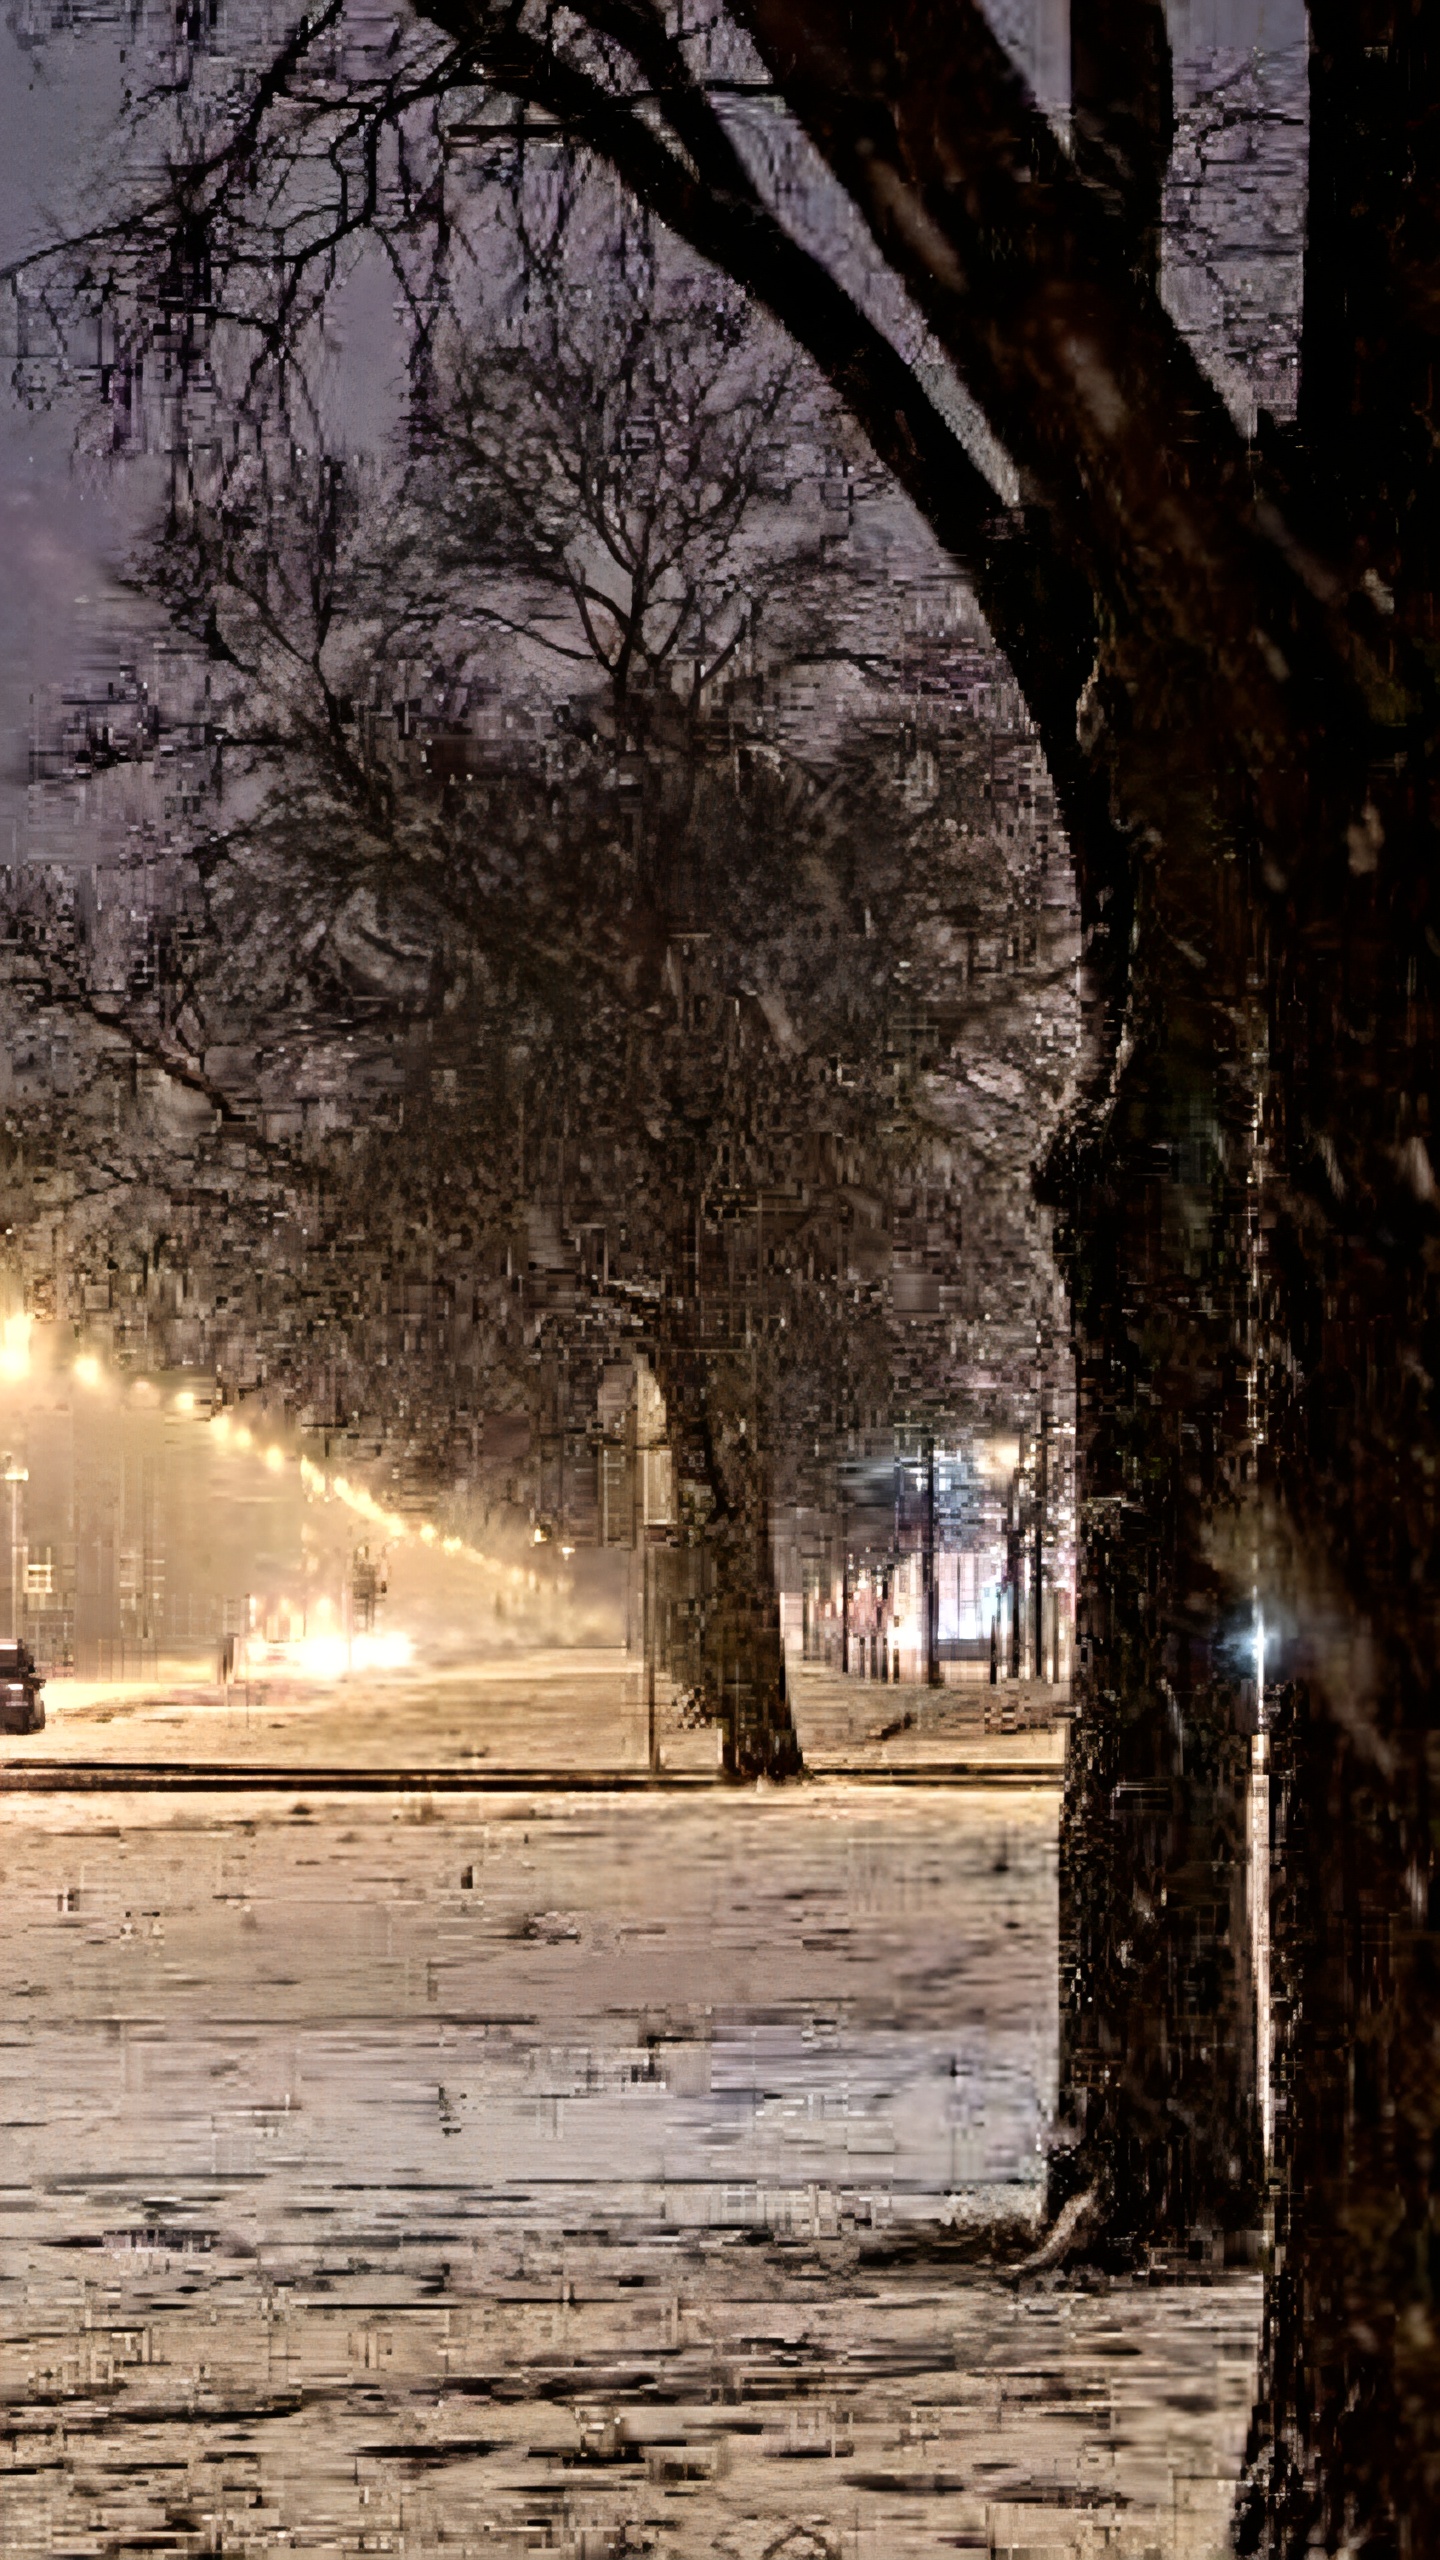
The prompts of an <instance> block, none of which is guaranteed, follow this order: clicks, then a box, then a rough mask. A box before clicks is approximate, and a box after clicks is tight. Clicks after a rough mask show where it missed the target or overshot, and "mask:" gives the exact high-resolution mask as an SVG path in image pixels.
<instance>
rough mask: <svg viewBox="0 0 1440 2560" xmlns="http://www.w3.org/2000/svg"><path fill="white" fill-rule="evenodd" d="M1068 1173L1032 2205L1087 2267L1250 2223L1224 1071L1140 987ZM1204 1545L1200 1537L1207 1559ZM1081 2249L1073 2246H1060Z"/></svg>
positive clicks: (1232, 1170)
mask: <svg viewBox="0 0 1440 2560" xmlns="http://www.w3.org/2000/svg"><path fill="white" fill-rule="evenodd" d="M1151 992H1152V1005H1151V1010H1152V1034H1151V1037H1150V1039H1149V1040H1148V1041H1147V1042H1145V1043H1144V1044H1143V1045H1142V1046H1141V1047H1140V1048H1138V1049H1137V1050H1136V1052H1135V1053H1134V1054H1133V1055H1132V1056H1131V1058H1130V1060H1129V1063H1128V1066H1127V1068H1126V1070H1125V1073H1124V1077H1123V1080H1122V1086H1121V1092H1120V1095H1119V1098H1118V1100H1117V1103H1116V1105H1115V1108H1114V1111H1113V1113H1112V1116H1111V1118H1110V1122H1109V1125H1108V1127H1107V1128H1106V1130H1105V1132H1104V1133H1103V1136H1102V1137H1101V1138H1100V1139H1099V1140H1098V1142H1097V1144H1096V1145H1095V1146H1094V1147H1093V1148H1092V1149H1091V1150H1089V1151H1088V1153H1087V1156H1086V1157H1085V1158H1082V1159H1081V1161H1080V1162H1078V1163H1075V1164H1073V1165H1072V1166H1071V1168H1070V1172H1069V1181H1068V1184H1067V1185H1066V1190H1067V1192H1068V1197H1066V1198H1065V1200H1064V1205H1063V1210H1062V1217H1061V1248H1062V1255H1063V1259H1064V1262H1065V1266H1066V1270H1067V1277H1068V1282H1069V1288H1070V1295H1071V1309H1072V1329H1073V1341H1074V1350H1075V1361H1076V1416H1077V1447H1076V1459H1077V1492H1078V1501H1079V1619H1078V1625H1077V1636H1078V1639H1079V1641H1078V1647H1077V1654H1078V1660H1077V1670H1076V1680H1075V1714H1074V1721H1073V1723H1072V1727H1071V1737H1070V1755H1069V1765H1068V1768H1067V1773H1066V1791H1065V1804H1064V1812H1063V1817H1062V1829H1061V1879H1060V1896H1061V1918H1060V1926H1061V2071H1060V2110H1059V2123H1058V2126H1057V2143H1056V2151H1055V2155H1054V2160H1053V2164H1052V2184H1051V2203H1052V2207H1053V2208H1054V2209H1055V2210H1057V2211H1058V2210H1059V2209H1060V2208H1061V2207H1062V2206H1064V2205H1065V2204H1066V2203H1068V2202H1069V2201H1070V2200H1071V2199H1072V2198H1073V2197H1075V2196H1077V2195H1079V2194H1081V2193H1085V2192H1088V2193H1089V2194H1090V2195H1091V2198H1092V2204H1091V2207H1090V2209H1089V2211H1087V2213H1086V2215H1085V2217H1084V2225H1083V2229H1084V2232H1085V2234H1086V2235H1087V2238H1086V2245H1088V2247H1089V2248H1090V2249H1091V2250H1092V2251H1093V2252H1094V2253H1095V2254H1098V2255H1099V2256H1101V2257H1102V2258H1117V2257H1118V2258H1120V2259H1128V2258H1132V2257H1133V2256H1134V2255H1135V2254H1136V2253H1137V2252H1139V2251H1141V2250H1144V2249H1147V2248H1152V2247H1160V2248H1162V2249H1166V2250H1170V2251H1174V2250H1177V2249H1181V2250H1186V2251H1189V2252H1192V2253H1200V2254H1202V2255H1212V2256H1213V2255H1216V2254H1220V2253H1222V2252H1224V2251H1225V2250H1226V2249H1227V2248H1230V2249H1233V2248H1234V2247H1235V2246H1236V2245H1237V2242H1238V2243H1239V2245H1242V2246H1246V2245H1248V2244H1246V2243H1244V2242H1240V2238H1239V2236H1240V2235H1242V2234H1247V2233H1253V2232H1254V2230H1255V2227H1256V2225H1257V2223H1258V2220H1259V2186H1260V2175H1261V2158H1260V2135H1259V2123H1258V2114H1257V2104H1256V2071H1255V2021H1254V2007H1253V1991H1252V1985H1251V1968H1250V1953H1249V1934H1248V1927H1247V1920H1246V1839H1247V1815H1248V1789H1249V1763H1250V1745H1249V1740H1248V1734H1247V1730H1246V1725H1247V1710H1248V1711H1250V1712H1253V1681H1252V1680H1251V1679H1250V1678H1249V1676H1248V1675H1249V1669H1250V1665H1249V1662H1248V1660H1247V1658H1246V1655H1245V1652H1244V1649H1243V1647H1244V1630H1243V1628H1242V1626H1241V1625H1240V1623H1239V1613H1238V1611H1237V1605H1236V1596H1235V1591H1234V1584H1233V1573H1232V1571H1231V1569H1230V1562H1229V1557H1228V1556H1227V1555H1226V1554H1225V1552H1224V1551H1225V1550H1226V1549H1230V1550H1233V1548H1234V1546H1235V1544H1236V1540H1235V1537H1234V1534H1233V1526H1232V1530H1231V1533H1230V1534H1229V1535H1228V1536H1227V1535H1226V1533H1225V1532H1224V1530H1223V1529H1222V1530H1221V1531H1220V1534H1219V1535H1218V1536H1217V1521H1221V1520H1227V1521H1229V1522H1231V1523H1232V1524H1233V1522H1234V1521H1235V1519H1236V1518H1237V1516H1238V1511H1239V1506H1240V1504H1241V1502H1242V1500H1243V1498H1244V1497H1243V1491H1242V1483H1241V1477H1242V1471H1243V1466H1244V1460H1245V1455H1246V1451H1247V1445H1248V1430H1249V1399H1248V1395H1247V1384H1248V1378H1247V1368H1248V1353H1247V1339H1246V1321H1245V1318H1246V1302H1247V1295H1248V1271H1247V1268H1246V1260H1245V1238H1246V1232H1247V1226H1246V1197H1245V1167H1246V1162H1247V1142H1248V1138H1249V1128H1248V1125H1247V1124H1248V1118H1249V1104H1248V1096H1247V1093H1246V1091H1245V1088H1244V1083H1243V1080H1241V1081H1240V1082H1238V1083H1231V1084H1230V1085H1229V1086H1228V1087H1227V1086H1226V1085H1225V1084H1223V1083H1222V1082H1221V1080H1220V1079H1219V1078H1218V1077H1217V1073H1216V1070H1215V1065H1214V1054H1213V1048H1212V1045H1211V1042H1212V1038H1213V1030H1214V1026H1213V1023H1210V1022H1207V1021H1206V1020H1205V1019H1204V1018H1203V1017H1202V1018H1200V1019H1198V1020H1197V1019H1196V1017H1195V1014H1194V1012H1193V1009H1192V1010H1191V1011H1190V1012H1189V1013H1188V1014H1187V1010H1186V1007H1185V1004H1184V1002H1183V999H1182V997H1181V995H1180V994H1179V992H1178V991H1175V990H1167V991H1166V993H1165V997H1164V1000H1163V1002H1156V1001H1155V1000H1154V999H1155V991H1154V990H1153V989H1152V991H1151ZM1217 1550H1218V1551H1219V1552H1218V1554H1217ZM1077 2238H1078V2235H1077Z"/></svg>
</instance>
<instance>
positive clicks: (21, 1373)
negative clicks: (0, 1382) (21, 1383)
mask: <svg viewBox="0 0 1440 2560" xmlns="http://www.w3.org/2000/svg"><path fill="white" fill-rule="evenodd" d="M29 1375H30V1318H29V1317H28V1316H7V1317H6V1318H5V1321H4V1323H3V1325H0V1378H28V1377H29Z"/></svg>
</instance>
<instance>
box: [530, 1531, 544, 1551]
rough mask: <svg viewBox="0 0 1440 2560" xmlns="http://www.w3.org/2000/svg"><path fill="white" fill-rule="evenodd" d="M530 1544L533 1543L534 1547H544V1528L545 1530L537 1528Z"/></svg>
mask: <svg viewBox="0 0 1440 2560" xmlns="http://www.w3.org/2000/svg"><path fill="white" fill-rule="evenodd" d="M530 1544H531V1545H532V1547H543V1546H544V1544H545V1532H544V1530H543V1529H537V1530H536V1532H535V1535H534V1537H533V1538H532V1539H531V1541H530Z"/></svg>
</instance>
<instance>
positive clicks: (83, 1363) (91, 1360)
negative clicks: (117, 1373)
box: [75, 1351, 105, 1388]
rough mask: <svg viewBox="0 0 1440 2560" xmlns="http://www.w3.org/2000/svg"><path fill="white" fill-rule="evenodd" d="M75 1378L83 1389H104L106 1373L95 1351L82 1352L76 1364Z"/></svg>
mask: <svg viewBox="0 0 1440 2560" xmlns="http://www.w3.org/2000/svg"><path fill="white" fill-rule="evenodd" d="M75 1376H76V1378H77V1380H78V1381H79V1384H80V1385H81V1386H82V1387H92V1388H93V1387H103V1385H104V1384H105V1378H104V1373H103V1371H102V1370H101V1367H100V1363H99V1361H98V1360H97V1359H96V1357H95V1354H94V1352H93V1351H82V1352H81V1354H80V1357H79V1359H78V1360H77V1361H76V1363H75Z"/></svg>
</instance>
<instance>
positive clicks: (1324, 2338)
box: [1235, 1681, 1440, 2560]
mask: <svg viewBox="0 0 1440 2560" xmlns="http://www.w3.org/2000/svg"><path fill="white" fill-rule="evenodd" d="M1276 1705H1277V1712H1276V1731H1275V1743H1274V1760H1273V1772H1274V1774H1273V1776H1272V1789H1273V1796H1272V1802H1273V1807H1274V1812H1273V1824H1274V1833H1273V1839H1274V1851H1275V1858H1274V1879H1275V1890H1274V1896H1273V1900H1272V1948H1273V1961H1274V1964H1275V1968H1276V1973H1277V1977H1278V1978H1279V1980H1280V1981H1281V1983H1282V1984H1283V1986H1284V1993H1283V1997H1282V2001H1281V2004H1280V2017H1279V2035H1278V2039H1277V2052H1276V2149H1277V2165H1278V2170H1279V2174H1278V2176H1277V2182H1276V2203H1275V2231H1274V2244H1273V2250H1272V2254H1271V2265H1270V2271H1269V2277H1268V2282H1267V2285H1266V2298H1265V2332H1264V2341H1263V2347H1262V2357H1261V2383H1260V2390H1259V2394H1258V2397H1257V2400H1256V2405H1255V2410H1254V2413H1253V2416H1252V2420H1251V2428H1250V2440H1249V2444H1248V2447H1247V2454H1246V2464H1245V2472H1244V2477H1243V2481H1242V2486H1241V2493H1240V2499H1239V2504H1238V2507H1237V2513H1236V2532H1235V2540H1236V2547H1237V2549H1238V2550H1239V2551H1241V2552H1243V2553H1247V2554H1248V2553H1254V2552H1263V2553H1264V2554H1266V2555H1267V2560H1300V2556H1301V2555H1302V2554H1304V2553H1308V2552H1312V2551H1317V2550H1318V2551H1326V2552H1339V2551H1345V2552H1355V2553H1357V2554H1358V2553H1364V2554H1365V2555H1366V2560H1382V2555H1383V2560H1391V2555H1393V2560H1400V2555H1401V2554H1406V2553H1414V2554H1417V2555H1418V2554H1420V2553H1422V2552H1428V2551H1432V2550H1434V2548H1435V2547H1436V2537H1437V2533H1440V2390H1437V2364H1440V2356H1437V2335H1436V2296H1437V2273H1440V2266H1437V2261H1440V2230H1437V2218H1436V2214H1435V2210H1434V2205H1433V2202H1432V2193H1433V2190H1432V2165H1431V2161H1432V2149H1433V2143H1434V2136H1435V2127H1436V2124H1437V2121H1440V2106H1437V2098H1440V2088H1437V2080H1440V2066H1437V2051H1436V2044H1437V2038H1436V2020H1437V2017H1440V1962H1437V1953H1436V1935H1435V1923H1434V1915H1433V1914H1432V1913H1431V1912H1430V1910H1429V1909H1428V1907H1427V1904H1428V1899H1429V1885H1428V1873H1427V1870H1428V1865H1429V1838H1428V1833H1429V1818H1428V1806H1429V1795H1430V1787H1429V1780H1428V1773H1427V1767H1426V1753H1425V1751H1424V1749H1423V1747H1421V1748H1418V1749H1417V1748H1416V1747H1415V1746H1414V1743H1413V1742H1412V1744H1411V1745H1410V1747H1408V1748H1405V1749H1392V1750H1391V1751H1389V1752H1382V1753H1381V1754H1380V1755H1379V1757H1378V1758H1377V1756H1376V1754H1375V1752H1374V1750H1373V1748H1372V1747H1370V1744H1369V1739H1368V1737H1366V1736H1365V1735H1364V1734H1363V1732H1362V1733H1360V1734H1357V1733H1356V1731H1354V1730H1353V1729H1347V1727H1346V1725H1345V1724H1343V1723H1342V1722H1341V1721H1340V1720H1339V1719H1338V1718H1337V1716H1336V1715H1335V1714H1334V1713H1333V1711H1332V1708H1331V1705H1330V1702H1329V1701H1328V1700H1325V1699H1323V1698H1322V1697H1321V1696H1319V1695H1318V1694H1317V1693H1316V1691H1315V1689H1314V1688H1313V1687H1312V1686H1311V1685H1310V1684H1309V1683H1306V1682H1303V1681H1300V1682H1295V1683H1291V1684H1287V1686H1286V1689H1285V1690H1284V1691H1283V1692H1282V1694H1281V1697H1280V1698H1279V1700H1278V1701H1277V1702H1276ZM1417 1739H1418V1738H1417Z"/></svg>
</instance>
